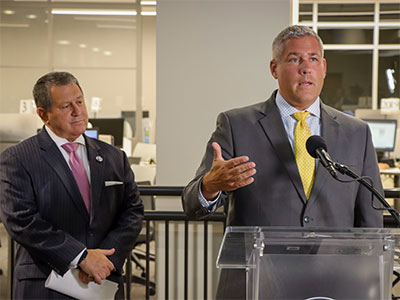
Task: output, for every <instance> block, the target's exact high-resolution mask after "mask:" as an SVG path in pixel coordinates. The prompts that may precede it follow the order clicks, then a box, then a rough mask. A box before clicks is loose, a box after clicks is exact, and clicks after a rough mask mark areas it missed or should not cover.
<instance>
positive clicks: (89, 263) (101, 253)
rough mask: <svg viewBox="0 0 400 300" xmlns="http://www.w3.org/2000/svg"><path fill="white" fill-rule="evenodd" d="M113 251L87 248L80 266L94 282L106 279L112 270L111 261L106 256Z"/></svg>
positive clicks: (99, 282)
mask: <svg viewBox="0 0 400 300" xmlns="http://www.w3.org/2000/svg"><path fill="white" fill-rule="evenodd" d="M114 252H115V249H88V254H87V256H86V258H85V259H84V260H83V261H82V263H81V264H80V267H81V268H82V270H83V271H84V272H85V273H86V274H88V275H89V276H91V277H92V278H93V280H94V281H95V282H96V283H98V284H101V281H102V280H104V279H106V278H107V277H108V276H109V275H110V274H111V272H112V270H114V265H113V263H112V262H111V261H110V260H109V259H108V258H107V256H110V255H113V254H114Z"/></svg>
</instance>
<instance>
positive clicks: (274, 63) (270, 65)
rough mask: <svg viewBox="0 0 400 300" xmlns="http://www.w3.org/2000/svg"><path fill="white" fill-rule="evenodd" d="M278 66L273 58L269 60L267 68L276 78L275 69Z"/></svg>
mask: <svg viewBox="0 0 400 300" xmlns="http://www.w3.org/2000/svg"><path fill="white" fill-rule="evenodd" d="M277 68H278V63H277V62H276V61H275V60H274V59H273V60H271V61H270V62H269V69H270V70H271V74H272V76H273V77H274V78H275V79H278V73H277V71H276V69H277Z"/></svg>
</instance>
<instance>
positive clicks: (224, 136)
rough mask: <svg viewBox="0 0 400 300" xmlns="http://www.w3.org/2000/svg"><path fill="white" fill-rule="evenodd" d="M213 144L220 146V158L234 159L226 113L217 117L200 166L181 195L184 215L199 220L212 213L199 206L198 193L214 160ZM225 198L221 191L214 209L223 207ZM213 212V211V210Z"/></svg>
mask: <svg viewBox="0 0 400 300" xmlns="http://www.w3.org/2000/svg"><path fill="white" fill-rule="evenodd" d="M213 142H217V143H218V144H219V145H220V146H221V149H222V156H223V158H224V159H225V160H229V159H231V158H233V157H234V150H233V139H232V133H231V127H230V122H229V117H228V115H227V114H226V113H220V114H219V115H218V118H217V126H216V129H215V131H214V132H213V134H212V135H211V138H210V140H209V141H208V143H207V148H206V153H205V154H204V156H203V159H202V161H201V164H200V166H199V168H198V169H197V171H196V175H195V178H194V179H193V180H192V181H190V182H189V183H188V184H187V185H186V187H185V189H184V191H183V193H182V206H183V210H184V211H185V213H186V215H188V216H189V217H191V218H195V219H201V218H203V217H206V216H207V215H209V214H210V213H211V212H212V211H211V210H210V209H208V208H205V207H204V206H203V205H201V203H200V201H199V197H198V192H199V185H200V183H201V181H202V179H203V176H204V175H205V174H206V173H207V172H208V171H209V170H210V168H211V165H212V162H213V159H214V151H213V148H212V143H213ZM227 197H228V193H226V192H224V191H222V193H221V196H220V197H219V200H218V201H217V203H216V204H215V207H220V206H222V205H224V204H225V203H226V201H227ZM213 211H215V209H213Z"/></svg>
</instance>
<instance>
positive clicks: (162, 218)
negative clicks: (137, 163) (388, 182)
mask: <svg viewBox="0 0 400 300" xmlns="http://www.w3.org/2000/svg"><path fill="white" fill-rule="evenodd" d="M182 191H183V187H178V186H176V187H173V186H139V192H140V194H141V195H143V196H180V195H181V194H182ZM385 198H399V199H400V188H393V189H385ZM225 219H226V215H225V213H214V214H212V215H210V216H209V217H208V218H206V219H203V220H201V221H199V220H197V219H196V220H195V219H191V218H188V217H187V216H186V215H185V214H184V212H176V211H145V213H144V220H145V221H146V254H145V260H146V272H145V274H146V276H145V291H146V299H149V298H150V272H149V270H150V236H149V234H150V222H152V221H154V222H155V221H158V222H165V295H164V298H165V299H168V298H169V288H168V286H169V285H168V283H169V278H168V272H169V251H168V248H169V223H170V222H176V221H179V222H184V228H185V229H184V239H185V242H184V247H185V249H184V298H185V299H188V245H189V229H188V228H189V222H204V237H203V238H204V286H203V288H204V297H205V298H206V297H207V291H208V286H207V280H206V276H207V272H208V270H207V267H208V263H207V261H208V251H207V248H208V247H207V246H208V224H209V222H222V223H223V224H224V228H225ZM384 226H385V227H398V226H397V224H396V223H395V220H394V219H393V217H392V216H389V215H388V216H386V215H385V216H384ZM14 250H15V247H14V243H13V242H12V241H11V240H10V242H9V270H8V275H9V288H10V291H11V287H12V276H13V270H14ZM131 274H132V266H131V260H130V257H129V258H128V262H127V266H126V272H125V281H126V297H127V299H128V300H130V299H131Z"/></svg>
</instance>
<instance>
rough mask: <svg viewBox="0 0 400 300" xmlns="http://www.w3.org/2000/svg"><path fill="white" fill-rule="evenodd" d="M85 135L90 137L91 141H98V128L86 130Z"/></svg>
mask: <svg viewBox="0 0 400 300" xmlns="http://www.w3.org/2000/svg"><path fill="white" fill-rule="evenodd" d="M85 134H86V135H87V136H88V137H91V138H93V139H98V138H99V129H98V128H88V129H86V130H85Z"/></svg>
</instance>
